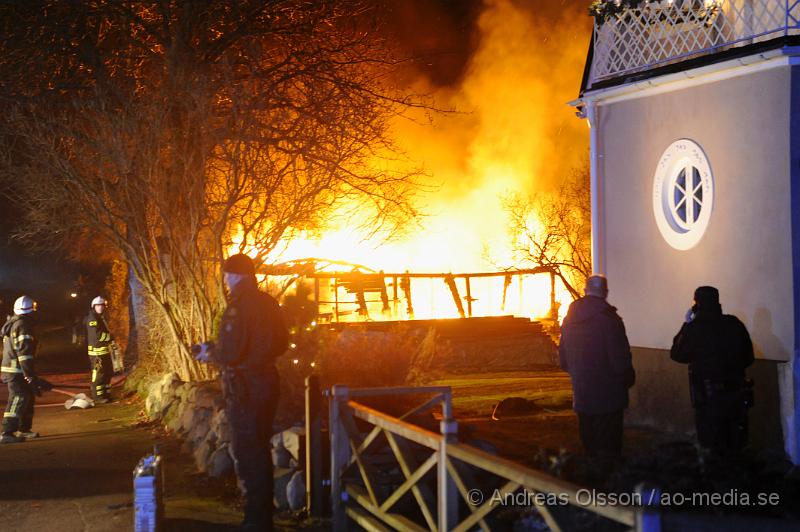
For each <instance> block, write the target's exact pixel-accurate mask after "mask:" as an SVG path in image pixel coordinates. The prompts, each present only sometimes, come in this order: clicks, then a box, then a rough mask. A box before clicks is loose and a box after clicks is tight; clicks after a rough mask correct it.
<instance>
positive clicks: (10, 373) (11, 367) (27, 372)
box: [0, 296, 39, 443]
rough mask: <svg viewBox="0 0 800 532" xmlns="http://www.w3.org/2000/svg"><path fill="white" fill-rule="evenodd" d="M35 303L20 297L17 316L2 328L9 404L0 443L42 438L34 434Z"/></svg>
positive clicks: (36, 343)
mask: <svg viewBox="0 0 800 532" xmlns="http://www.w3.org/2000/svg"><path fill="white" fill-rule="evenodd" d="M35 311H36V302H35V301H34V300H33V299H31V298H30V297H29V296H21V297H19V298H17V300H16V301H15V302H14V315H13V316H9V318H8V320H7V321H6V323H5V325H3V328H2V335H3V365H2V380H3V382H4V383H6V384H7V385H8V404H7V405H6V410H5V413H4V414H3V435H2V436H0V443H16V442H21V441H25V440H29V439H32V438H36V437H38V436H39V434H38V433H37V432H33V431H31V426H32V424H33V405H34V402H35V400H36V398H35V395H36V390H35V388H34V386H35V385H36V371H35V369H34V364H33V362H34V358H33V357H34V355H35V354H36V348H37V346H38V342H37V340H36V336H35V335H34V332H33V313H34V312H35Z"/></svg>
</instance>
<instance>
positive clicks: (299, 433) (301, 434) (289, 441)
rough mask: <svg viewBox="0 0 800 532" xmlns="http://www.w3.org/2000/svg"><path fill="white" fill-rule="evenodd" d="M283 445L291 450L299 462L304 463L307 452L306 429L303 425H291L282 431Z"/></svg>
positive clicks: (290, 452)
mask: <svg viewBox="0 0 800 532" xmlns="http://www.w3.org/2000/svg"><path fill="white" fill-rule="evenodd" d="M281 438H282V440H283V447H284V448H285V449H286V450H287V451H289V454H291V455H292V458H294V459H295V460H296V461H297V462H298V463H302V461H303V459H304V457H305V452H306V430H305V429H304V428H303V427H291V428H288V429H286V430H284V431H283V432H281Z"/></svg>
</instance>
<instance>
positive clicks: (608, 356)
mask: <svg viewBox="0 0 800 532" xmlns="http://www.w3.org/2000/svg"><path fill="white" fill-rule="evenodd" d="M584 292H585V295H584V297H582V298H580V299H578V300H576V301H574V302H573V303H572V304H571V305H570V306H569V310H568V311H567V315H566V317H565V318H564V322H563V323H562V325H561V342H560V344H559V346H558V356H559V364H560V365H561V368H562V369H564V370H565V371H566V372H568V373H569V375H570V377H571V379H572V392H573V408H574V409H575V412H576V413H577V414H578V430H579V432H580V437H581V442H582V443H583V446H584V448H585V449H586V452H587V454H589V455H606V456H616V455H619V454H621V453H622V421H623V412H624V410H625V408H626V407H627V406H628V388H630V387H631V386H633V383H634V378H635V373H634V370H633V365H632V363H631V350H630V345H629V344H628V337H627V335H626V334H625V325H624V324H623V322H622V318H620V317H619V315H618V314H617V309H616V308H614V307H612V306H611V305H609V304H608V302H607V301H606V296H607V295H608V284H607V281H606V278H605V277H603V276H601V275H593V276H591V277H589V278H588V279H587V280H586V287H585V290H584Z"/></svg>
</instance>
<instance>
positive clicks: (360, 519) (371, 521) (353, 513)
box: [347, 508, 392, 532]
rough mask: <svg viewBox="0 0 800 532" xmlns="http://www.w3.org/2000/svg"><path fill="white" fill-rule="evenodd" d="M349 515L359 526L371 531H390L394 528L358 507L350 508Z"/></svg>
mask: <svg viewBox="0 0 800 532" xmlns="http://www.w3.org/2000/svg"><path fill="white" fill-rule="evenodd" d="M347 516H348V517H349V518H350V519H352V520H353V521H355V522H356V524H357V525H358V526H360V527H361V528H363V529H364V530H367V531H369V532H373V531H374V532H390V531H391V530H392V529H391V528H387V527H385V526H383V523H381V522H380V521H378V520H377V519H375V518H374V517H372V516H370V515H369V514H368V513H366V512H363V511H361V510H359V509H358V508H348V509H347Z"/></svg>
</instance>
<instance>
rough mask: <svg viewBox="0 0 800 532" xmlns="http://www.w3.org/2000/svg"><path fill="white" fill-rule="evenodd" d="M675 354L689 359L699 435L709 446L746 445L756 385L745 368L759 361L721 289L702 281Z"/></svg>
mask: <svg viewBox="0 0 800 532" xmlns="http://www.w3.org/2000/svg"><path fill="white" fill-rule="evenodd" d="M670 356H671V357H672V360H674V361H676V362H681V363H683V364H689V389H690V393H691V399H692V406H693V407H694V409H695V410H694V411H695V425H696V427H697V439H698V440H699V441H700V445H702V446H703V447H706V448H708V449H711V450H714V451H718V452H727V451H737V450H741V449H742V448H743V447H744V446H745V445H746V443H747V408H748V405H749V404H751V403H752V397H751V395H750V394H751V393H752V389H751V388H748V387H747V386H746V385H745V384H746V381H745V368H747V367H748V366H750V365H751V364H752V363H753V343H752V342H751V341H750V335H749V334H748V333H747V328H746V327H745V326H744V324H743V323H742V322H741V321H739V319H738V318H737V317H736V316H731V315H728V314H723V313H722V307H721V306H720V304H719V291H718V290H717V289H716V288H714V287H713V286H701V287H699V288H698V289H697V290H695V292H694V305H693V306H692V308H691V310H689V312H687V314H686V320H685V323H684V324H683V326H682V327H681V330H680V331H678V334H677V335H675V338H674V339H673V341H672V349H671V351H670Z"/></svg>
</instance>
